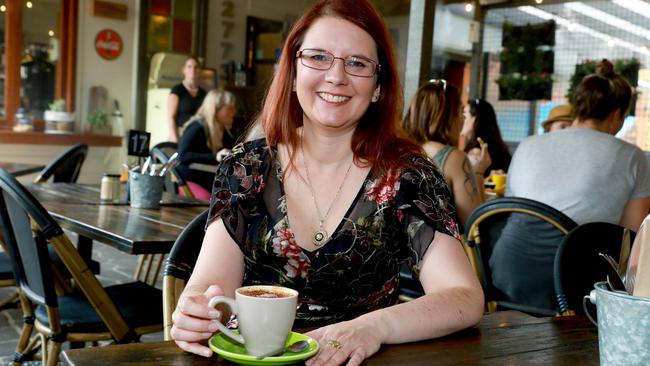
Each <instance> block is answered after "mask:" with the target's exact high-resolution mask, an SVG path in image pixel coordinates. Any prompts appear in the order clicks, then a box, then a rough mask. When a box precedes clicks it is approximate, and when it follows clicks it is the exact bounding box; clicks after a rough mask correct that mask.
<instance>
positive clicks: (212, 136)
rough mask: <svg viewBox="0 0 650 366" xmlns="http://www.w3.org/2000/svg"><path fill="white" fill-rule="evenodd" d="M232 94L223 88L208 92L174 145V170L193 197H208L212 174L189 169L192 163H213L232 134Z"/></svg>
mask: <svg viewBox="0 0 650 366" xmlns="http://www.w3.org/2000/svg"><path fill="white" fill-rule="evenodd" d="M235 113H236V109H235V96H234V95H233V94H232V93H230V92H227V91H217V90H212V91H210V92H208V94H207V95H206V97H205V100H204V101H203V104H201V107H200V108H199V110H198V111H197V112H196V114H195V115H194V116H193V117H192V118H191V119H190V120H189V121H187V123H185V125H183V129H182V131H183V132H182V135H181V140H180V142H179V144H178V154H179V165H178V167H177V171H178V173H179V174H180V175H181V177H182V178H183V179H185V181H187V183H188V186H189V187H190V189H191V190H192V192H193V193H194V195H195V197H196V198H200V199H209V198H210V192H211V191H212V182H213V181H214V173H212V172H206V171H202V170H195V169H191V168H190V164H192V163H202V164H210V165H215V166H216V165H217V163H218V162H219V161H221V159H222V158H223V156H225V155H226V154H227V153H228V152H230V148H232V146H233V145H234V142H235V141H234V140H235V139H234V137H233V136H232V134H231V132H230V129H231V128H232V123H233V120H234V118H235Z"/></svg>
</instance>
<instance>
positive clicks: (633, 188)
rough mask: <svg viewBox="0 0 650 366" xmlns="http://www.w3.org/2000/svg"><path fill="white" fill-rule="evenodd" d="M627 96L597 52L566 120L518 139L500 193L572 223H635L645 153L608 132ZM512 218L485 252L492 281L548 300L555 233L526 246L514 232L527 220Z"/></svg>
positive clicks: (522, 231) (645, 194) (644, 205)
mask: <svg viewBox="0 0 650 366" xmlns="http://www.w3.org/2000/svg"><path fill="white" fill-rule="evenodd" d="M631 97H632V88H631V87H630V84H629V83H628V82H627V81H626V80H625V79H624V78H623V77H621V76H620V75H618V74H616V73H615V72H614V71H613V66H612V64H611V63H610V62H609V61H607V60H603V61H602V62H601V64H600V66H599V69H598V71H597V73H596V74H592V75H589V76H587V77H585V78H584V79H583V81H582V82H581V83H580V85H579V86H578V87H577V89H576V91H575V94H574V96H573V102H574V109H575V113H576V119H575V121H573V123H572V125H571V127H570V128H567V129H564V130H561V131H556V132H553V133H548V134H543V135H539V136H533V137H529V138H528V139H526V140H524V141H523V142H522V143H521V144H519V147H518V148H517V150H516V151H515V154H514V156H513V158H512V163H511V164H510V170H509V171H508V182H507V188H506V196H515V197H524V198H529V199H533V200H536V201H539V202H542V203H545V204H547V205H549V206H551V207H554V208H555V209H557V210H559V211H561V212H563V213H564V214H566V215H567V216H569V217H570V218H571V219H573V220H574V221H575V222H576V223H578V224H584V223H588V222H594V221H603V222H610V223H614V224H619V225H622V226H625V227H627V228H630V229H632V230H635V231H636V230H638V229H639V225H640V224H641V222H642V221H643V218H644V217H645V216H646V215H647V213H648V208H650V169H649V167H648V161H647V159H646V157H645V154H644V153H643V151H641V150H640V149H639V148H638V147H636V146H634V145H631V144H629V143H627V142H625V141H623V140H620V139H617V138H616V137H614V134H616V133H617V132H618V131H619V130H620V129H621V126H622V125H623V119H624V118H625V116H626V115H627V114H628V110H629V107H630V100H631ZM511 219H512V220H511V221H513V222H514V221H517V219H513V218H511ZM513 222H509V223H508V224H507V225H506V227H505V228H504V230H503V234H502V236H501V239H500V240H499V242H498V243H497V244H496V246H495V248H494V251H493V253H492V256H491V258H490V268H491V270H492V280H493V283H494V285H495V286H496V287H497V288H498V289H499V290H501V291H502V292H504V293H505V294H507V295H509V296H512V297H514V298H522V297H525V296H530V297H531V298H532V297H536V298H537V299H539V301H540V302H539V303H538V304H537V305H539V306H546V307H548V306H554V301H553V299H554V297H555V296H554V291H553V260H554V256H555V252H556V250H557V246H558V245H559V243H560V240H561V238H557V239H556V240H555V241H553V240H549V241H547V245H544V246H543V247H541V246H534V247H531V246H527V245H526V241H523V240H521V238H522V237H526V235H527V233H528V232H529V231H530V228H529V227H527V225H525V224H521V223H519V224H517V225H515V224H514V223H513ZM504 237H511V238H519V240H505V239H504ZM502 239H503V240H502Z"/></svg>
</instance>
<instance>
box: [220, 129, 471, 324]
mask: <svg viewBox="0 0 650 366" xmlns="http://www.w3.org/2000/svg"><path fill="white" fill-rule="evenodd" d="M270 149H273V154H270ZM277 156H278V155H277V150H275V148H269V147H268V146H267V145H266V142H265V140H264V139H260V140H255V141H251V142H247V143H244V144H240V145H237V146H236V147H235V148H234V149H233V150H232V154H231V155H230V156H229V157H227V158H226V159H225V160H224V161H223V163H222V164H221V165H220V166H219V168H218V171H217V176H216V178H215V182H214V187H213V193H212V202H211V205H210V206H211V207H210V215H209V218H208V225H209V224H210V223H211V222H212V221H214V220H216V219H217V218H222V219H223V222H224V224H225V226H226V229H227V230H228V232H229V233H230V235H231V236H232V238H233V239H234V240H235V242H236V243H237V244H238V245H239V248H240V249H241V251H242V253H243V254H244V257H245V275H244V285H254V284H276V285H281V286H286V287H291V288H294V289H296V290H297V291H298V292H299V293H300V303H301V305H300V307H299V309H298V312H297V314H296V325H297V326H316V325H321V324H329V323H334V322H337V321H341V320H346V319H351V318H354V317H357V316H359V315H361V314H363V313H366V312H369V311H372V310H375V309H379V308H383V307H386V306H389V305H392V304H394V303H395V301H396V300H397V296H398V285H399V269H400V264H401V263H402V262H406V263H407V264H408V265H409V266H410V267H411V268H412V270H413V271H414V274H415V275H416V276H417V264H418V263H419V261H420V259H421V258H422V256H423V255H424V253H425V252H426V250H427V248H428V246H429V244H430V243H431V241H432V240H433V237H434V235H435V232H436V231H439V232H443V233H446V234H449V235H452V236H454V237H456V238H459V234H458V225H457V223H456V220H455V219H454V217H455V211H454V207H453V203H452V201H451V199H450V192H449V188H448V186H447V184H446V182H445V180H444V178H443V177H442V175H441V174H440V173H439V172H438V170H437V169H436V168H435V167H434V165H433V164H432V163H431V162H430V161H429V160H427V159H426V158H423V157H420V156H413V157H412V158H411V159H410V160H411V164H410V165H409V166H408V167H407V168H405V169H404V170H403V171H391V172H389V173H388V174H385V175H383V176H380V177H374V175H375V174H373V172H372V171H371V172H370V173H369V175H368V177H367V178H366V181H365V183H364V184H363V186H362V188H361V190H360V192H359V193H358V194H357V196H356V198H355V200H354V202H353V203H352V205H351V207H350V208H349V209H348V211H347V213H346V214H345V216H344V218H343V220H342V221H341V223H340V224H339V226H338V228H337V229H336V231H335V232H334V233H333V234H332V236H331V238H330V239H329V241H328V242H327V243H326V244H325V245H323V246H322V247H321V248H318V249H316V250H314V251H308V250H306V249H302V248H301V247H300V245H299V244H298V243H297V242H296V240H295V237H294V234H293V232H292V230H291V227H290V225H289V222H288V217H287V210H286V201H285V192H284V187H283V185H282V171H281V167H280V164H279V162H278V161H277V159H275V158H276V157H277Z"/></svg>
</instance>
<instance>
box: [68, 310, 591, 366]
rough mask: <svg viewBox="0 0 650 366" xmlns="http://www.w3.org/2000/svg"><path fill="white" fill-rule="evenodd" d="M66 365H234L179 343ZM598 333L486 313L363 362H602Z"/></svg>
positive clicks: (76, 353)
mask: <svg viewBox="0 0 650 366" xmlns="http://www.w3.org/2000/svg"><path fill="white" fill-rule="evenodd" d="M62 359H63V361H64V364H65V365H70V366H83V365H96V366H103V365H106V366H108V365H154V364H155V365H175V366H184V365H233V364H232V363H230V362H227V361H225V360H223V359H221V358H220V357H218V356H216V355H215V356H212V357H211V358H203V357H200V356H196V355H191V354H188V353H185V352H183V351H181V350H180V349H179V348H178V347H176V345H175V344H174V343H173V342H171V341H170V342H155V343H133V344H125V345H112V346H106V347H95V348H85V349H72V350H66V351H64V352H63V355H62ZM598 364H599V360H598V334H597V330H596V327H594V326H593V325H592V324H591V323H590V322H589V321H588V320H587V319H586V318H584V317H579V316H575V317H563V318H534V317H532V316H529V315H526V314H523V313H520V312H516V311H507V312H497V313H492V314H488V315H486V316H485V317H484V319H483V321H482V322H481V324H480V326H479V327H478V329H476V328H473V329H468V330H466V331H463V332H459V333H456V334H453V335H451V336H448V337H445V338H440V339H435V340H430V341H423V342H416V343H407V344H401V345H384V346H382V348H381V349H380V350H379V352H377V353H376V354H375V355H373V356H372V357H371V358H369V359H367V360H366V361H365V362H364V363H363V365H377V366H379V365H414V366H418V365H437V366H444V365H509V366H518V365H573V366H586V365H598Z"/></svg>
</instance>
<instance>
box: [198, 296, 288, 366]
mask: <svg viewBox="0 0 650 366" xmlns="http://www.w3.org/2000/svg"><path fill="white" fill-rule="evenodd" d="M217 304H226V305H227V306H228V307H230V310H231V311H232V313H233V314H237V322H238V324H239V333H240V334H237V333H234V332H233V331H232V330H230V329H228V328H227V327H226V326H225V325H223V324H221V323H219V324H217V325H218V326H219V330H221V332H223V334H224V335H225V336H227V337H228V338H230V339H232V340H234V341H235V342H238V343H241V344H243V345H244V347H246V352H248V354H249V355H253V356H261V355H266V354H269V353H272V352H274V351H277V350H279V349H282V348H283V347H284V345H285V343H286V340H287V336H288V335H289V332H291V327H292V326H293V321H294V319H295V318H296V306H297V304H298V292H297V291H296V290H292V289H290V288H286V287H280V286H245V287H240V288H238V289H237V290H236V291H235V299H234V300H233V299H232V298H230V297H226V296H215V297H213V298H212V299H210V302H209V306H210V307H215V306H216V305H217Z"/></svg>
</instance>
